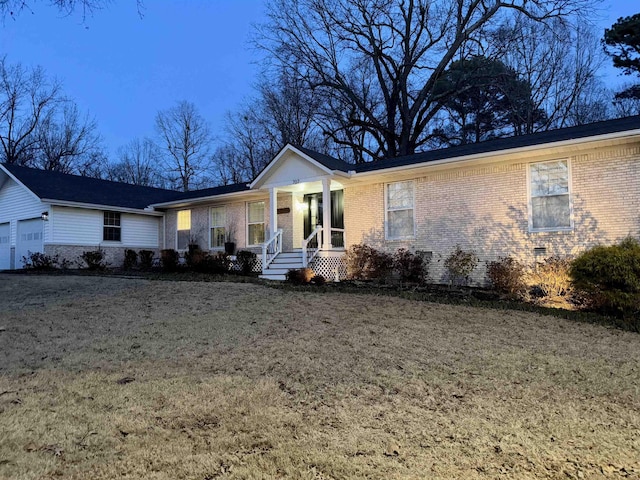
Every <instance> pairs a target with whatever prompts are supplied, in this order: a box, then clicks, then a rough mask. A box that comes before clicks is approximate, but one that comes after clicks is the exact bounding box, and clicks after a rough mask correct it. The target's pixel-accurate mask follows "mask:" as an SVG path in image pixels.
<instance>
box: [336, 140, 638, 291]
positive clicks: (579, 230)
mask: <svg viewBox="0 0 640 480" xmlns="http://www.w3.org/2000/svg"><path fill="white" fill-rule="evenodd" d="M557 158H558V159H562V158H569V159H570V165H571V167H570V169H571V178H570V184H571V201H572V206H573V222H574V228H573V230H572V231H568V232H530V231H529V211H528V197H527V195H528V194H527V168H528V162H529V161H533V160H526V159H523V160H522V161H516V162H511V163H506V164H496V165H491V166H481V167H466V168H454V167H452V168H449V169H447V170H441V171H438V172H434V173H433V174H430V175H423V176H420V177H417V178H415V179H414V181H415V207H414V208H415V228H416V235H415V238H412V239H409V240H405V241H389V240H386V239H385V229H384V218H385V212H384V195H385V186H384V184H383V183H376V184H371V185H364V186H354V187H346V188H345V200H344V204H345V225H346V244H347V246H349V245H353V244H356V243H366V244H370V245H372V246H374V247H376V248H381V249H384V250H386V251H390V252H393V251H395V250H396V249H398V248H400V247H406V248H409V249H411V250H426V251H431V252H433V260H432V265H431V268H430V277H431V280H432V281H436V282H441V281H444V268H443V265H442V264H443V261H444V259H445V258H446V257H447V256H448V255H449V254H450V253H451V251H452V250H453V249H454V248H455V245H456V244H460V246H461V247H462V248H463V249H472V250H474V251H475V252H476V253H477V254H478V256H479V257H480V264H479V265H478V268H477V269H476V271H475V272H474V275H473V281H474V283H476V284H482V283H484V282H485V267H486V263H485V262H488V261H491V260H495V259H496V258H498V257H499V256H506V255H512V256H515V257H517V258H519V259H520V260H522V261H524V262H527V263H533V262H534V261H536V259H538V260H539V259H541V258H540V257H536V256H535V255H534V248H536V247H544V248H546V254H545V255H544V256H543V257H542V258H544V257H546V256H551V255H562V256H566V255H575V254H576V253H578V252H580V251H583V250H584V249H586V248H588V247H591V246H593V245H596V244H598V243H604V244H608V243H612V242H615V241H618V240H620V239H621V238H624V237H625V236H627V235H634V236H638V235H639V232H640V172H639V168H640V146H630V147H619V148H615V149H614V148H608V149H598V150H594V151H592V152H588V153H584V154H579V155H575V156H570V157H567V156H562V155H560V156H558V157H557ZM546 159H548V160H551V159H553V158H546ZM546 159H545V160H546ZM535 161H538V160H537V159H536V160H535Z"/></svg>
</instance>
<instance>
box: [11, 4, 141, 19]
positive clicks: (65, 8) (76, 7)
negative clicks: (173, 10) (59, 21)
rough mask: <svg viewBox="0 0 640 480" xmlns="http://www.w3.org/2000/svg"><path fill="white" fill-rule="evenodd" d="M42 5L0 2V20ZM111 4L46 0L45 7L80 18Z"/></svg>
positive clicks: (32, 10)
mask: <svg viewBox="0 0 640 480" xmlns="http://www.w3.org/2000/svg"><path fill="white" fill-rule="evenodd" d="M41 3H43V2H42V1H41V0H0V18H2V19H5V18H7V17H10V18H14V19H15V18H17V17H18V16H19V15H20V14H21V13H23V12H28V13H34V9H35V5H36V4H41ZM110 3H111V0H48V1H47V2H46V4H47V5H46V6H51V7H53V8H55V9H57V10H58V11H59V12H60V13H62V14H63V15H72V14H73V13H75V12H80V14H81V15H82V18H83V19H85V18H86V17H88V16H91V15H93V13H94V12H96V11H97V10H102V9H103V8H105V7H107V6H108V5H109V4H110ZM136 6H137V9H138V14H139V15H142V13H143V11H144V2H143V0H136Z"/></svg>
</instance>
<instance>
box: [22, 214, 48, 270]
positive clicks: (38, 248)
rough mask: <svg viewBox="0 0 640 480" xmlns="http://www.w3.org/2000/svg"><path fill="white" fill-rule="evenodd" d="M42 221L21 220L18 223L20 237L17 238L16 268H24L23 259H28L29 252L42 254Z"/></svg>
mask: <svg viewBox="0 0 640 480" xmlns="http://www.w3.org/2000/svg"><path fill="white" fill-rule="evenodd" d="M42 251H43V238H42V220H41V219H39V218H38V219H34V220H20V221H19V222H18V235H17V236H16V268H22V267H23V266H24V264H23V262H22V257H27V256H28V255H29V252H31V253H35V252H42Z"/></svg>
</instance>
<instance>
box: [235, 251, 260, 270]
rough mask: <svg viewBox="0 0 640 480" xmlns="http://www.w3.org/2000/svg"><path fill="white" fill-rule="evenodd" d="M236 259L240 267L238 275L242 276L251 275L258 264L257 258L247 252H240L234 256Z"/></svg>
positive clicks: (252, 253)
mask: <svg viewBox="0 0 640 480" xmlns="http://www.w3.org/2000/svg"><path fill="white" fill-rule="evenodd" d="M236 258H237V259H238V265H239V266H240V273H242V275H251V273H253V269H254V268H255V266H256V265H257V264H258V256H257V255H256V254H255V253H254V252H250V251H249V250H240V251H239V252H238V253H237V254H236Z"/></svg>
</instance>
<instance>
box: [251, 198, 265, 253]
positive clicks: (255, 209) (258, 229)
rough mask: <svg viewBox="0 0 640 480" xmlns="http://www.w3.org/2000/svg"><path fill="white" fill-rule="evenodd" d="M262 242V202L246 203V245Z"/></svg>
mask: <svg viewBox="0 0 640 480" xmlns="http://www.w3.org/2000/svg"><path fill="white" fill-rule="evenodd" d="M260 243H264V202H253V203H248V204H247V245H258V244H260Z"/></svg>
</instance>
